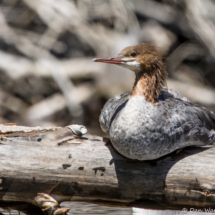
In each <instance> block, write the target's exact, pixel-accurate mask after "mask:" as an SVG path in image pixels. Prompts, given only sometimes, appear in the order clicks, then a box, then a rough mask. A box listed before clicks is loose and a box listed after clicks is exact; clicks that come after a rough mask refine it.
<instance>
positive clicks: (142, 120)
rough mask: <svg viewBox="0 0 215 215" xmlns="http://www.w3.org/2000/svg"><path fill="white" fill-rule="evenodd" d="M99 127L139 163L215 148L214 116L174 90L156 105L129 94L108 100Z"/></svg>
mask: <svg viewBox="0 0 215 215" xmlns="http://www.w3.org/2000/svg"><path fill="white" fill-rule="evenodd" d="M100 125H101V127H102V129H103V130H104V131H105V132H106V133H107V134H108V135H109V137H110V139H111V142H112V144H113V146H114V147H115V148H116V150H117V151H118V152H119V153H121V154H122V155H124V156H125V157H127V158H131V159H138V160H152V159H156V158H159V157H161V156H164V155H166V154H169V153H171V152H173V151H175V150H177V149H180V148H183V147H186V146H202V145H208V144H212V143H213V142H214V139H215V132H214V130H213V129H214V128H215V116H214V115H213V113H211V112H210V111H208V110H207V109H205V108H204V107H201V106H199V105H196V104H193V103H191V102H190V101H189V100H188V99H187V98H186V97H183V96H182V95H181V94H179V93H178V92H176V91H174V90H171V89H163V90H162V91H161V93H160V96H159V98H158V101H157V102H156V104H155V105H152V104H151V103H149V102H147V101H146V100H145V98H144V96H137V95H136V96H130V94H129V93H125V94H122V95H119V96H116V97H115V98H113V99H110V100H108V101H107V103H106V104H105V106H104V108H103V109H102V112H101V115H100Z"/></svg>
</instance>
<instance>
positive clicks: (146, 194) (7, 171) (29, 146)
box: [0, 127, 215, 210]
mask: <svg viewBox="0 0 215 215" xmlns="http://www.w3.org/2000/svg"><path fill="white" fill-rule="evenodd" d="M22 129H23V128H22ZM22 129H20V130H22ZM26 131H27V130H26ZM214 154H215V149H214V148H213V147H199V148H197V147H193V148H191V147H190V148H185V149H183V150H182V152H180V153H179V154H177V153H175V152H174V153H172V154H170V155H168V156H165V157H162V158H160V159H157V160H154V161H136V160H130V159H127V158H125V157H123V156H121V155H120V154H119V153H118V152H117V151H116V150H115V149H114V148H113V146H112V145H111V143H108V144H105V141H104V140H103V138H102V137H99V136H93V135H84V136H82V137H80V136H77V135H75V134H74V133H73V132H72V131H71V129H69V128H68V127H65V128H56V129H52V130H45V129H43V130H41V129H40V130H28V131H27V132H23V131H12V132H6V133H2V134H1V135H0V158H1V159H0V201H1V202H0V206H3V205H8V204H9V203H10V204H11V203H13V202H14V204H15V203H17V202H20V203H21V202H24V203H25V204H31V205H35V206H39V205H38V201H37V198H38V196H40V195H41V194H40V193H45V194H47V195H49V196H50V198H51V197H52V198H54V199H55V200H56V201H57V202H58V203H61V202H63V201H86V202H93V203H99V204H105V205H112V206H114V205H117V206H130V207H131V206H136V207H142V208H151V209H176V210H181V209H182V208H184V207H186V208H189V207H195V208H205V207H211V208H213V207H214V206H215V180H214V179H215V169H214V168H213V167H214V159H215V156H214ZM13 208H14V207H13ZM20 210H21V209H20Z"/></svg>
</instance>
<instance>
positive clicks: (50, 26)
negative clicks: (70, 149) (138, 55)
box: [0, 0, 215, 214]
mask: <svg viewBox="0 0 215 215" xmlns="http://www.w3.org/2000/svg"><path fill="white" fill-rule="evenodd" d="M139 43H152V44H154V45H155V46H156V47H157V49H158V50H159V51H160V52H161V53H162V54H163V56H164V57H165V58H166V61H167V70H168V73H169V79H168V87H169V88H172V89H175V90H177V91H179V92H180V93H182V94H183V95H184V96H186V97H188V98H189V99H190V100H191V101H192V102H195V103H198V104H201V105H203V106H205V107H207V108H208V109H210V110H212V111H215V88H214V87H215V73H214V71H215V68H214V67H215V1H214V0H204V1H202V0H35V1H34V0H0V124H2V123H10V122H13V123H17V124H18V125H26V126H37V125H39V126H65V125H69V124H73V123H78V124H83V125H85V126H86V127H87V128H88V131H89V133H91V134H97V135H104V134H103V133H102V131H101V129H100V126H99V122H98V118H99V114H100V111H101V109H102V107H103V105H104V103H105V102H106V101H107V100H108V99H109V98H111V97H114V96H115V95H117V94H121V93H125V92H128V91H131V89H132V86H133V82H134V74H133V72H131V71H129V70H127V69H124V68H121V67H118V66H113V65H105V64H102V63H93V62H92V59H93V58H95V57H111V56H115V55H117V54H118V53H119V52H120V51H121V50H122V49H123V48H125V47H126V46H130V45H136V44H139ZM130 211H131V210H129V212H128V214H130ZM117 213H118V214H120V213H119V211H118V212H117ZM80 214H81V213H80ZM84 214H86V212H84ZM92 214H101V213H92ZM102 214H105V213H102ZM113 214H114V213H113ZM123 214H126V213H125V212H123Z"/></svg>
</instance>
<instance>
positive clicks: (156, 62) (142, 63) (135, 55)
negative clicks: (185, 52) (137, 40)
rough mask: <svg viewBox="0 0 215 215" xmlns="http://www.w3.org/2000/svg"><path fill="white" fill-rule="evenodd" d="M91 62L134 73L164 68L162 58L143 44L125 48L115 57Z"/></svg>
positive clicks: (151, 46)
mask: <svg viewBox="0 0 215 215" xmlns="http://www.w3.org/2000/svg"><path fill="white" fill-rule="evenodd" d="M93 61H94V62H102V63H110V64H116V65H119V66H122V67H125V68H127V69H130V70H132V71H134V72H135V73H140V72H141V73H144V72H145V73H147V72H148V73H150V72H153V71H155V68H159V69H160V70H162V69H163V68H162V67H163V66H164V64H163V61H162V57H161V55H160V54H159V53H158V51H157V50H156V49H155V47H154V46H153V45H150V44H145V43H143V44H139V45H136V46H129V47H126V48H125V49H123V50H122V51H121V52H120V53H119V54H118V55H117V56H116V57H111V58H95V59H94V60H93Z"/></svg>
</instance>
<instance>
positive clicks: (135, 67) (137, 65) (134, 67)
mask: <svg viewBox="0 0 215 215" xmlns="http://www.w3.org/2000/svg"><path fill="white" fill-rule="evenodd" d="M120 66H123V67H125V68H127V69H130V70H132V71H134V72H139V71H140V63H138V62H137V61H130V62H129V61H128V62H123V63H121V64H120Z"/></svg>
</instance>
